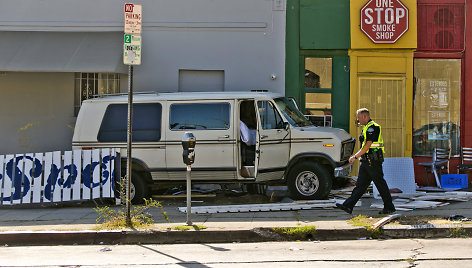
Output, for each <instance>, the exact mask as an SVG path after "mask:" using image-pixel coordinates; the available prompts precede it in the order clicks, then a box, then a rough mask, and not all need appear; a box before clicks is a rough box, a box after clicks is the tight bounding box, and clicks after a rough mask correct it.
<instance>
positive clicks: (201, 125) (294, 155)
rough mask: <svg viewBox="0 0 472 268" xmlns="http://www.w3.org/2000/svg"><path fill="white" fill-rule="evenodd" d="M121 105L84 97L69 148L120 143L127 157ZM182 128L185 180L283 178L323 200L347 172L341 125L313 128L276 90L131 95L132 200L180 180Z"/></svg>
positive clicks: (348, 142) (298, 195) (301, 195)
mask: <svg viewBox="0 0 472 268" xmlns="http://www.w3.org/2000/svg"><path fill="white" fill-rule="evenodd" d="M127 105H128V96H127V95H117V96H106V97H100V98H95V99H89V100H86V101H84V102H83V104H82V107H81V109H80V112H79V115H78V118H77V122H76V125H75V131H74V136H73V141H72V145H73V148H74V149H95V148H104V147H105V148H122V150H121V155H122V156H126V155H127V154H126V145H127V111H128V108H127ZM241 122H243V123H244V124H243V123H241ZM241 126H243V127H244V126H246V127H247V129H248V130H249V131H248V133H246V134H249V136H250V135H251V134H252V135H253V136H252V137H250V138H249V140H251V139H254V142H248V143H249V144H246V143H245V142H243V141H242V140H241V136H242V135H241V131H240V128H241ZM185 132H192V133H193V135H194V136H195V138H196V146H195V163H194V164H193V165H192V174H191V177H192V182H198V183H205V182H206V183H235V182H239V183H248V184H250V183H266V184H269V183H271V184H272V183H274V184H275V183H285V184H286V185H288V188H289V191H290V193H291V196H292V197H293V198H294V199H323V198H326V197H327V195H328V194H329V192H330V190H331V186H332V182H333V179H334V177H346V176H348V174H349V172H350V171H351V165H350V164H349V163H348V159H349V157H350V155H352V152H353V150H354V144H355V139H353V138H352V137H351V136H350V135H349V134H348V133H347V132H346V131H344V130H342V129H337V128H324V127H315V126H313V125H312V124H311V123H310V122H309V121H308V120H306V119H305V117H304V116H303V115H302V113H301V112H300V111H299V110H298V108H297V106H296V104H295V102H294V101H293V100H290V99H288V98H286V97H284V96H282V95H279V94H273V93H268V92H195V93H153V94H135V95H134V98H133V151H132V158H133V159H132V169H133V176H132V187H131V192H132V193H131V196H132V201H133V202H135V203H137V202H139V201H141V200H142V198H147V197H149V196H150V189H151V188H150V186H151V185H152V184H156V183H157V184H160V183H161V184H167V183H169V182H174V183H175V182H184V181H185V177H186V176H185V175H186V165H185V164H184V163H183V161H182V145H181V139H182V136H183V135H184V134H185ZM246 134H244V133H243V138H244V136H245V135H246ZM254 136H255V137H254ZM122 159H123V160H122V161H123V162H122V170H125V169H126V159H125V158H122ZM123 174H126V172H125V171H122V175H123Z"/></svg>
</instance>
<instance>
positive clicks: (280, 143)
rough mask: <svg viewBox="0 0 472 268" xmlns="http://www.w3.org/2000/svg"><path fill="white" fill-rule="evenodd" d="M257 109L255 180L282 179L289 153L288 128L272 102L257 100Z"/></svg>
mask: <svg viewBox="0 0 472 268" xmlns="http://www.w3.org/2000/svg"><path fill="white" fill-rule="evenodd" d="M257 110H258V113H257V114H258V116H257V117H258V128H257V134H258V135H257V144H256V161H255V177H256V181H257V182H262V181H268V180H277V179H282V177H283V175H284V171H285V168H286V166H287V164H288V160H289V154H290V130H289V129H285V127H284V122H283V120H282V116H281V115H280V114H279V112H278V111H277V109H276V107H275V104H274V103H272V102H270V101H257Z"/></svg>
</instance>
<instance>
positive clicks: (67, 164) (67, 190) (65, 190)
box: [62, 151, 74, 201]
mask: <svg viewBox="0 0 472 268" xmlns="http://www.w3.org/2000/svg"><path fill="white" fill-rule="evenodd" d="M72 164H73V163H72V151H65V152H64V165H63V167H64V172H63V179H64V180H63V183H62V201H70V200H71V192H72V191H71V187H72V180H73V178H74V167H73V165H72Z"/></svg>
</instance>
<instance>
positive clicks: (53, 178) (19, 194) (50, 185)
mask: <svg viewBox="0 0 472 268" xmlns="http://www.w3.org/2000/svg"><path fill="white" fill-rule="evenodd" d="M113 160H115V156H110V155H106V156H104V157H103V158H102V160H101V164H100V162H92V163H90V164H87V165H85V167H84V168H83V169H82V178H78V168H77V166H76V165H74V164H68V163H64V164H63V169H62V172H61V166H57V165H56V164H51V165H50V167H46V166H43V163H41V161H40V160H39V159H37V158H33V157H31V156H17V157H15V158H12V159H10V160H9V161H8V163H7V164H6V166H5V174H3V175H2V174H0V196H3V197H2V199H1V200H2V201H13V200H20V199H22V198H23V197H25V196H26V195H27V194H28V193H29V192H30V191H31V185H32V182H33V179H35V178H42V177H44V179H45V183H44V184H43V185H44V191H43V198H44V199H46V200H52V195H53V193H54V190H55V189H56V187H61V186H62V189H66V188H72V186H73V185H74V184H76V183H80V182H81V181H80V179H82V182H81V183H82V185H83V186H85V187H88V188H90V189H92V188H95V187H101V185H105V184H106V183H107V182H109V183H111V189H112V191H113V190H114V185H113V184H114V183H113V178H114V176H115V171H114V170H109V164H110V163H111V162H112V161H113ZM27 162H29V163H28V165H27V164H26V163H27ZM0 164H1V163H0ZM26 167H28V168H26ZM43 167H44V169H43ZM97 167H99V168H100V171H101V173H99V176H101V178H93V174H94V171H95V169H96V168H97ZM23 169H24V170H23ZM43 170H44V173H43ZM45 176H47V178H46V177H45ZM2 180H10V181H11V185H12V189H3V188H2V187H3V185H4V183H2ZM2 192H3V195H1V193H2Z"/></svg>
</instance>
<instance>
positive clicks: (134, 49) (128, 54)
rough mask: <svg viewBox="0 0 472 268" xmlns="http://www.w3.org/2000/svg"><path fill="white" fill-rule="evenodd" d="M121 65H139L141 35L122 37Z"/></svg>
mask: <svg viewBox="0 0 472 268" xmlns="http://www.w3.org/2000/svg"><path fill="white" fill-rule="evenodd" d="M123 63H124V64H128V65H140V64H141V35H135V34H125V35H124V45H123Z"/></svg>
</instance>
